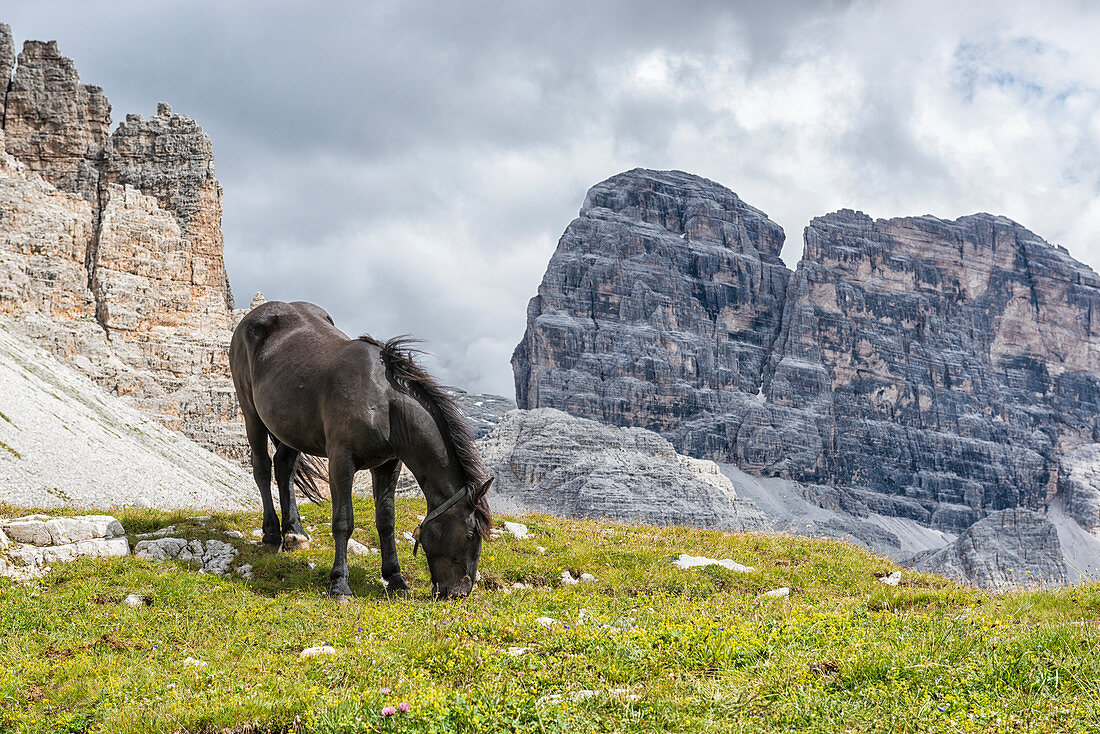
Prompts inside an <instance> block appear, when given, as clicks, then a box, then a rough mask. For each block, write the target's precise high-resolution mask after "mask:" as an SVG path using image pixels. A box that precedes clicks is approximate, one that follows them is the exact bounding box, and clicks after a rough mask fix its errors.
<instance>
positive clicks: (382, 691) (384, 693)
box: [379, 687, 392, 696]
mask: <svg viewBox="0 0 1100 734" xmlns="http://www.w3.org/2000/svg"><path fill="white" fill-rule="evenodd" d="M391 692H392V691H391V690H390V689H389V688H388V687H386V688H382V689H381V690H380V691H379V693H381V694H382V695H383V696H385V695H386V694H388V693H391Z"/></svg>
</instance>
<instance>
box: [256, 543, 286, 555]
mask: <svg viewBox="0 0 1100 734" xmlns="http://www.w3.org/2000/svg"><path fill="white" fill-rule="evenodd" d="M260 547H261V548H263V549H264V550H265V551H267V552H268V553H278V552H279V551H281V550H282V549H283V542H282V541H281V540H280V541H276V542H274V543H269V542H267V541H266V540H265V541H264V542H263V544H262V545H261V546H260Z"/></svg>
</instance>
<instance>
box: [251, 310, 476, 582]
mask: <svg viewBox="0 0 1100 734" xmlns="http://www.w3.org/2000/svg"><path fill="white" fill-rule="evenodd" d="M408 344H409V340H407V339H401V338H398V339H391V340H390V341H388V342H386V343H382V342H379V341H377V340H375V339H372V338H370V337H369V336H361V337H359V338H358V339H351V338H349V337H348V336H347V335H346V334H344V333H343V332H342V331H340V330H339V329H337V328H336V326H335V325H334V324H333V322H332V318H331V317H330V316H329V315H328V314H327V313H326V312H325V311H324V309H322V308H320V307H319V306H315V305H313V304H312V303H304V302H300V301H298V302H294V303H283V302H280V301H270V302H268V303H265V304H263V305H262V306H258V307H257V308H255V309H253V310H252V311H251V312H250V313H249V314H248V315H247V316H245V317H244V319H242V320H241V323H240V324H238V325H237V329H236V331H234V333H233V341H232V343H231V344H230V346H229V365H230V369H231V370H232V372H233V384H234V386H235V387H236V389H237V399H238V400H239V401H240V404H241V412H242V413H244V422H245V431H246V432H247V434H248V443H249V446H250V447H251V449H252V473H253V476H254V477H255V478H256V484H257V486H258V487H259V488H260V498H261V499H262V500H263V505H264V520H263V531H264V543H265V544H271V545H275V546H277V547H278V546H280V545H281V546H282V547H283V548H284V549H287V550H292V549H294V548H300V547H305V546H308V542H309V536H308V535H306V532H305V531H304V530H303V529H302V522H301V519H300V518H299V517H298V506H297V504H296V503H295V499H294V478H295V473H296V469H297V470H298V474H299V476H301V473H302V472H301V467H299V466H298V463H299V455H301V454H306V455H312V456H324V457H328V474H329V486H330V490H331V494H332V536H333V539H334V540H335V541H336V559H335V561H334V562H333V566H332V574H331V580H332V586H331V593H332V595H333V596H335V597H336V598H337V599H339V600H341V601H343V600H346V598H347V597H349V596H351V588H350V587H349V586H348V565H347V546H348V538H349V537H350V536H351V531H352V528H353V527H354V519H353V516H352V504H351V485H352V479H353V478H354V476H355V472H357V471H359V470H360V469H370V470H371V477H372V479H373V480H374V514H375V523H376V526H377V528H378V540H379V544H380V546H381V550H382V578H383V579H385V581H386V583H387V585H388V588H389V589H390V590H391V591H404V590H407V589H408V586H407V584H406V583H405V580H404V578H402V576H401V567H400V565H399V564H398V560H397V546H396V544H395V542H394V537H393V534H394V515H393V513H394V509H393V494H394V488H395V487H396V486H397V477H398V474H399V473H400V471H401V465H402V463H404V464H405V465H406V466H408V467H409V470H410V471H412V473H413V475H414V476H415V477H416V480H417V481H418V482H419V483H420V487H421V488H422V489H423V491H424V496H425V498H426V499H427V501H428V514H427V516H426V517H425V518H424V520H423V521H422V522H421V523H420V527H418V528H417V533H416V537H417V543H418V544H420V545H423V546H424V553H425V555H426V556H427V559H428V568H429V570H430V571H431V575H432V590H433V591H434V593H435V595H436V596H437V597H439V598H444V599H445V598H452V597H461V596H466V595H467V594H469V593H470V590H471V589H472V588H473V584H474V580H475V579H476V578H477V562H478V558H479V556H480V555H481V541H482V540H483V539H484V538H486V537H488V533H489V528H490V526H491V524H492V518H491V516H490V513H489V505H488V502H487V501H486V499H485V494H486V492H487V491H488V490H489V486H490V485H491V484H492V481H493V480H492V479H491V478H489V477H487V476H486V472H485V468H484V467H483V466H482V463H481V457H480V456H479V455H478V452H477V449H476V448H475V447H474V444H473V441H472V440H471V438H470V434H469V429H468V427H467V424H466V420H465V418H463V416H462V413H461V412H460V411H459V409H458V406H457V405H456V404H455V403H454V401H453V400H452V399H451V398H450V396H449V395H447V393H446V392H444V390H443V389H442V388H441V387H440V385H439V384H438V383H436V382H435V380H433V379H432V378H431V376H430V375H428V373H426V372H425V371H424V370H423V369H421V368H420V367H419V366H418V365H417V364H416V363H415V362H414V360H413V359H412V356H411V353H410V350H409V349H408ZM268 436H271V437H272V439H273V440H274V442H275V461H274V465H275V481H276V482H277V483H278V485H279V499H280V503H281V505H282V511H283V523H282V526H281V527H280V525H279V516H278V514H276V512H275V507H274V505H273V504H272V501H271V467H272V462H271V459H270V458H269V455H268V444H267V437H268ZM413 553H414V554H415V553H416V546H415V545H414V547H413Z"/></svg>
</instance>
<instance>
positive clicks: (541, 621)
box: [535, 617, 558, 627]
mask: <svg viewBox="0 0 1100 734" xmlns="http://www.w3.org/2000/svg"><path fill="white" fill-rule="evenodd" d="M557 623H558V622H557V620H556V619H551V618H550V617H539V618H538V619H536V620H535V624H537V625H539V626H541V627H553V626H554V625H555V624H557Z"/></svg>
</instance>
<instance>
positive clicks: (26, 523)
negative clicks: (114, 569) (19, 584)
mask: <svg viewBox="0 0 1100 734" xmlns="http://www.w3.org/2000/svg"><path fill="white" fill-rule="evenodd" d="M125 533H126V531H125V530H123V528H122V524H121V523H119V521H118V520H116V519H115V518H113V517H111V516H110V515H77V516H75V517H52V516H50V515H27V516H25V517H17V518H13V519H10V520H9V519H4V518H0V576H8V577H11V578H14V579H16V580H19V581H26V580H28V579H32V578H38V577H40V576H44V575H46V574H47V573H49V571H50V567H51V566H52V565H54V564H57V563H65V562H67V561H72V560H75V559H77V558H81V557H88V558H106V557H110V556H125V555H129V553H130V542H129V541H128V540H127V539H126V534H125Z"/></svg>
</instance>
